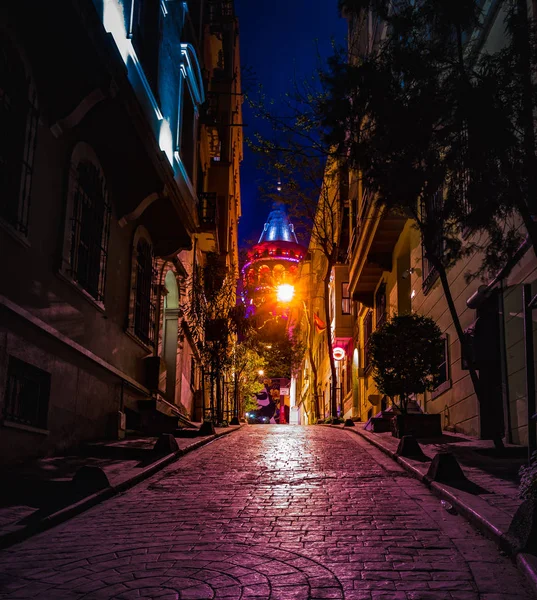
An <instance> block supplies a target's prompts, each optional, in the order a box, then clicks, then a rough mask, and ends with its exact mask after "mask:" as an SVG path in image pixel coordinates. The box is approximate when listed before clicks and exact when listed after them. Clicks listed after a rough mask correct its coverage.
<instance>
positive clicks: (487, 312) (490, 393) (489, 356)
mask: <svg viewBox="0 0 537 600" xmlns="http://www.w3.org/2000/svg"><path fill="white" fill-rule="evenodd" d="M474 335H475V339H474V344H475V346H474V347H475V359H476V365H477V368H478V370H479V381H480V385H481V392H482V396H483V399H484V402H483V406H480V407H479V421H480V430H481V435H480V437H481V438H482V439H495V438H498V437H499V438H503V437H504V435H505V423H504V411H503V393H502V389H503V388H502V384H503V382H502V363H501V360H502V358H501V357H502V349H501V339H502V338H501V331H500V303H499V297H498V294H497V293H494V294H492V295H491V296H489V297H488V298H487V299H486V300H485V301H484V302H483V304H481V306H480V307H479V308H478V309H477V321H476V324H475V333H474Z"/></svg>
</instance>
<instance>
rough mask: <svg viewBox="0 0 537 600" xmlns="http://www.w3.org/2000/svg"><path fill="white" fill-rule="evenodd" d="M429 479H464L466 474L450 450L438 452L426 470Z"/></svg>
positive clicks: (442, 481) (445, 480)
mask: <svg viewBox="0 0 537 600" xmlns="http://www.w3.org/2000/svg"><path fill="white" fill-rule="evenodd" d="M427 477H429V479H431V481H438V482H441V483H449V482H450V481H465V480H466V475H465V474H464V473H463V472H462V469H461V467H460V465H459V463H458V462H457V459H456V458H455V457H454V456H453V454H451V452H439V453H438V454H437V455H436V456H435V457H434V458H433V461H432V463H431V466H430V467H429V471H428V472H427Z"/></svg>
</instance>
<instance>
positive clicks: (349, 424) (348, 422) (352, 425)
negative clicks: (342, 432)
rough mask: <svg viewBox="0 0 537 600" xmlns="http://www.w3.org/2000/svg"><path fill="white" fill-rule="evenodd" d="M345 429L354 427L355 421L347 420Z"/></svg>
mask: <svg viewBox="0 0 537 600" xmlns="http://www.w3.org/2000/svg"><path fill="white" fill-rule="evenodd" d="M344 427H354V421H353V420H352V419H345V425H344Z"/></svg>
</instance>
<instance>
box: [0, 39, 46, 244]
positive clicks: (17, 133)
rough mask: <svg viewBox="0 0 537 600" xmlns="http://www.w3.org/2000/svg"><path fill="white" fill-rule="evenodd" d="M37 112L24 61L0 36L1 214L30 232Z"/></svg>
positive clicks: (18, 226)
mask: <svg viewBox="0 0 537 600" xmlns="http://www.w3.org/2000/svg"><path fill="white" fill-rule="evenodd" d="M37 121H38V113H37V108H36V95H35V91H34V90H33V88H32V86H31V84H30V81H29V80H28V79H27V77H26V74H25V71H24V67H23V64H22V61H21V60H20V57H19V56H18V54H17V52H16V51H15V50H14V49H13V48H11V46H10V45H9V43H8V42H7V41H6V40H5V39H2V38H1V37H0V132H2V133H1V135H0V217H2V218H3V219H4V220H5V221H6V222H7V223H9V224H10V225H11V226H12V227H13V228H14V229H15V230H16V231H18V232H20V233H21V234H22V235H24V236H27V235H28V225H29V215H30V190H31V181H32V164H33V158H34V153H35V142H36V133H37Z"/></svg>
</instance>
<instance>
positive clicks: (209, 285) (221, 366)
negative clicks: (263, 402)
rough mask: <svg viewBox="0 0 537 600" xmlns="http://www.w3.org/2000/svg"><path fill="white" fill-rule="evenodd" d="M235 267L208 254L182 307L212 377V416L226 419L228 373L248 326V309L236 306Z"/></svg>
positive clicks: (197, 268) (204, 370)
mask: <svg viewBox="0 0 537 600" xmlns="http://www.w3.org/2000/svg"><path fill="white" fill-rule="evenodd" d="M236 285H237V280H236V274H235V269H233V268H230V269H229V270H228V269H227V268H226V267H225V266H224V265H223V263H222V262H221V260H220V257H219V255H218V254H216V253H208V254H207V256H206V262H205V265H203V266H201V265H197V266H195V267H194V269H193V273H192V276H191V278H190V282H189V285H188V290H189V295H188V298H187V300H186V302H184V303H183V305H182V309H183V312H184V314H185V318H186V319H187V321H188V323H189V324H190V327H191V328H192V331H193V334H194V337H195V339H196V342H197V346H198V352H199V355H200V357H201V363H202V364H201V366H202V376H203V377H205V376H208V378H209V399H210V412H211V418H212V419H213V420H215V421H216V422H217V423H220V422H222V421H223V419H224V415H223V411H224V387H223V381H224V375H225V374H226V373H228V372H229V371H230V369H231V367H232V365H233V348H234V345H235V343H236V338H237V335H238V334H240V333H241V332H242V331H243V329H244V328H245V327H246V324H245V317H244V311H243V310H242V309H241V307H240V306H237V305H236Z"/></svg>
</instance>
